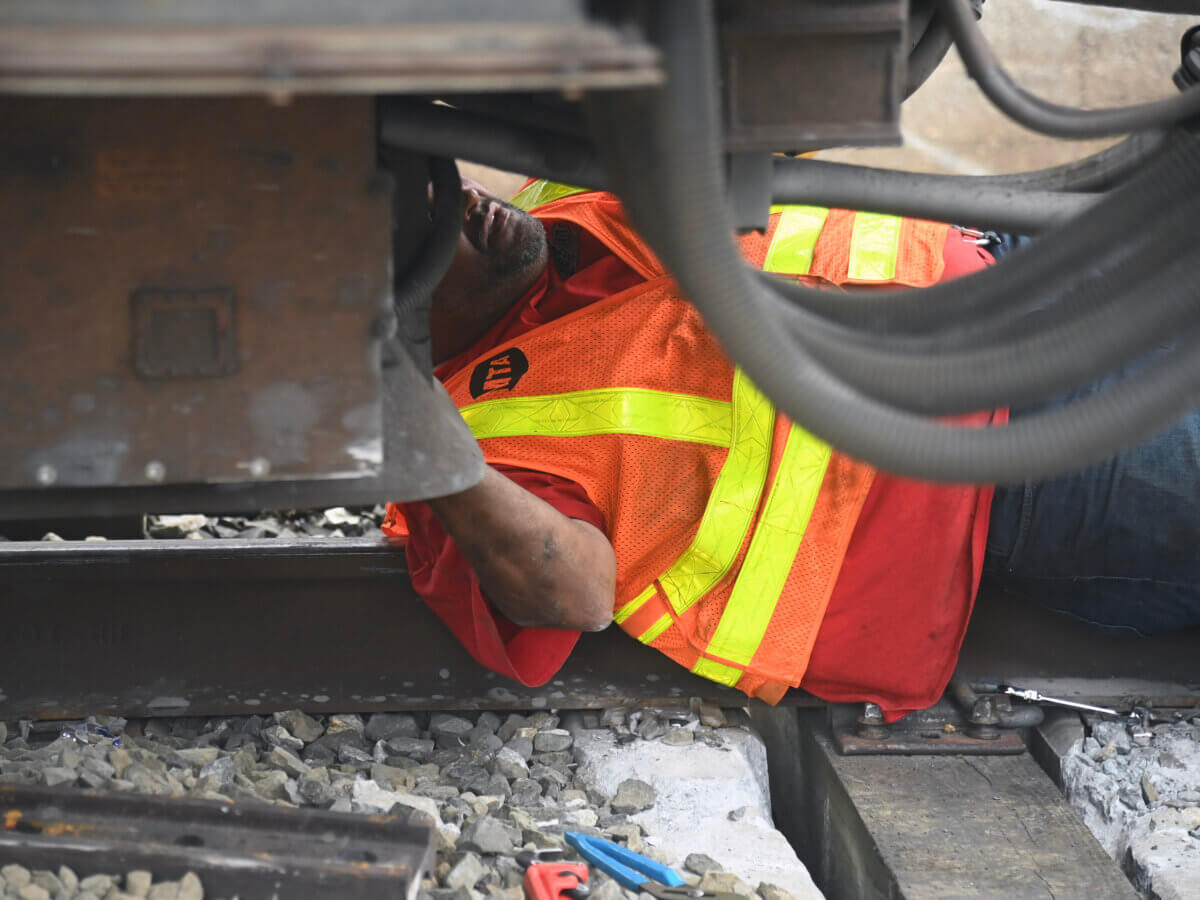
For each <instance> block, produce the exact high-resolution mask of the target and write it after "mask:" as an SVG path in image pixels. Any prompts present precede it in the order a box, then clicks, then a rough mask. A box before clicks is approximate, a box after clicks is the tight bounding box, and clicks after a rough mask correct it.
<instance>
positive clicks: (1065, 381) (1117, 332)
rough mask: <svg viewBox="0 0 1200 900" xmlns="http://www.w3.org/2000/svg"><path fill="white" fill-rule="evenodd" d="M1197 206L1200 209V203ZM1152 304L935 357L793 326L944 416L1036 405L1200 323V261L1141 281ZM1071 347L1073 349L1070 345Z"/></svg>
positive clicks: (884, 388) (855, 376)
mask: <svg viewBox="0 0 1200 900" xmlns="http://www.w3.org/2000/svg"><path fill="white" fill-rule="evenodd" d="M1195 210H1196V212H1197V213H1200V204H1198V205H1196V207H1195ZM1141 287H1142V288H1143V290H1142V291H1141V297H1142V298H1143V306H1142V308H1141V309H1140V310H1139V311H1138V313H1137V314H1134V315H1131V314H1130V309H1129V303H1128V302H1124V303H1120V302H1118V303H1109V304H1108V305H1106V306H1104V307H1101V308H1100V309H1098V310H1096V311H1094V312H1093V313H1091V314H1089V315H1085V316H1083V317H1082V318H1080V319H1078V320H1076V321H1073V322H1070V323H1068V324H1065V325H1062V326H1059V327H1057V328H1046V329H1045V330H1034V331H1033V332H1032V333H1031V334H1030V335H1029V336H1028V337H1026V338H1022V339H1019V340H1015V341H1012V342H1009V343H1007V344H1002V345H997V346H992V347H986V348H983V349H981V350H976V351H968V352H957V353H947V354H939V355H931V354H920V353H912V354H904V353H897V352H895V351H884V350H870V349H858V350H857V351H856V350H854V349H851V348H848V347H847V346H845V345H844V344H839V343H835V342H833V341H829V340H822V339H821V338H819V337H815V336H810V335H808V334H804V330H803V329H797V328H792V329H791V330H792V334H793V335H795V336H797V337H799V336H800V335H801V334H804V338H803V339H802V342H803V344H804V346H805V348H806V349H807V350H808V352H809V353H811V354H812V355H813V357H814V358H815V359H817V360H819V361H820V362H822V363H823V364H825V365H826V366H827V367H828V368H829V369H830V370H832V371H835V372H838V373H839V374H841V375H842V377H844V379H845V380H846V382H847V383H848V384H849V385H851V386H853V387H855V388H858V389H859V390H861V391H863V392H864V393H866V394H869V395H871V396H872V397H874V398H875V399H877V400H880V401H883V402H885V403H889V404H892V405H894V406H896V407H898V408H900V409H905V410H909V411H912V412H921V413H929V414H937V415H945V414H952V413H965V412H971V411H973V410H979V409H988V408H990V407H994V406H1000V405H1011V406H1016V407H1021V406H1027V405H1030V404H1033V403H1035V402H1037V401H1041V400H1046V399H1048V398H1049V397H1051V396H1053V395H1055V394H1058V393H1060V392H1062V391H1065V390H1067V389H1068V388H1071V387H1075V386H1078V385H1082V384H1085V383H1087V382H1090V381H1093V380H1094V379H1096V378H1099V377H1100V376H1102V375H1104V374H1106V373H1107V372H1109V371H1111V370H1112V369H1113V368H1114V366H1115V365H1118V364H1122V363H1127V362H1130V361H1132V360H1134V359H1136V358H1137V357H1139V356H1141V355H1142V354H1143V353H1144V352H1145V350H1146V348H1147V347H1151V346H1155V345H1157V344H1160V343H1168V342H1170V341H1171V340H1173V339H1174V338H1175V337H1176V335H1178V334H1179V333H1180V332H1181V331H1183V330H1185V329H1187V328H1189V327H1191V326H1193V325H1196V324H1197V323H1200V262H1198V261H1196V260H1192V259H1188V258H1186V257H1185V258H1183V259H1181V260H1177V261H1176V262H1175V263H1173V264H1170V265H1168V266H1167V267H1166V268H1164V269H1162V270H1161V271H1159V272H1158V273H1156V274H1155V275H1154V276H1153V277H1151V278H1150V279H1149V280H1148V281H1147V282H1146V283H1145V284H1144V285H1141ZM1064 348H1070V352H1063V349H1064Z"/></svg>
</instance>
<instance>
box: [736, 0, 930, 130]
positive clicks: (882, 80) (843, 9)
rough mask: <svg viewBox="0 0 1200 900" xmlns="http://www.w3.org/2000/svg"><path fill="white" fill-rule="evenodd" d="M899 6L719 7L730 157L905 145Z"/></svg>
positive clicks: (850, 0)
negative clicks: (749, 153) (750, 152)
mask: <svg viewBox="0 0 1200 900" xmlns="http://www.w3.org/2000/svg"><path fill="white" fill-rule="evenodd" d="M907 7H908V4H907V3H905V2H902V0H847V2H841V3H814V2H807V3H796V2H792V0H766V2H758V3H744V2H739V0H724V2H721V3H720V4H719V5H718V10H719V14H718V22H719V39H720V48H721V65H722V74H723V82H724V85H725V104H724V113H725V146H726V147H727V148H728V149H730V150H763V151H772V152H774V151H780V150H792V151H801V150H813V149H817V148H820V147H831V146H837V145H850V144H860V145H869V144H897V143H899V142H900V131H899V122H900V99H901V96H902V88H903V85H904V61H905V53H902V52H901V49H902V41H903V37H904V31H905V23H906V19H907Z"/></svg>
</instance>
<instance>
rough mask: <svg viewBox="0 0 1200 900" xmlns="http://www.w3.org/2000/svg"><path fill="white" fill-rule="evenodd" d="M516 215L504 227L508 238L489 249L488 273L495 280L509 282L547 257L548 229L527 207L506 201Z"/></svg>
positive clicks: (505, 206) (509, 208) (508, 208)
mask: <svg viewBox="0 0 1200 900" xmlns="http://www.w3.org/2000/svg"><path fill="white" fill-rule="evenodd" d="M503 206H504V208H505V209H507V210H509V211H510V212H511V213H512V214H513V217H512V219H511V220H510V221H509V223H508V227H507V228H506V229H505V231H506V232H507V233H506V234H505V235H504V237H505V240H504V242H503V243H501V244H500V246H498V247H495V248H493V249H491V251H490V252H489V253H488V274H489V275H490V276H491V280H492V281H493V282H507V281H510V280H513V279H516V278H518V277H520V276H521V275H523V274H525V273H527V272H528V271H529V269H530V268H531V267H533V266H535V265H540V264H541V263H542V262H543V261H544V260H545V258H546V254H547V253H548V249H547V246H546V230H545V229H544V228H543V227H542V223H541V222H539V221H538V220H537V219H535V218H534V217H533V216H531V215H530V214H529V213H527V212H525V211H524V210H521V209H517V207H515V206H512V205H511V204H508V203H505V204H503Z"/></svg>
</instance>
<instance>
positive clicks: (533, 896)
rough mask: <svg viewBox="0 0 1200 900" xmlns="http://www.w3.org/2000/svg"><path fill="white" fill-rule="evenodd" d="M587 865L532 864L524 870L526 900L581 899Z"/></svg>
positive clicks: (584, 894) (586, 875) (562, 863)
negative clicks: (580, 889)
mask: <svg viewBox="0 0 1200 900" xmlns="http://www.w3.org/2000/svg"><path fill="white" fill-rule="evenodd" d="M587 880H588V867H587V863H577V862H557V863H534V864H533V865H532V866H530V867H529V868H528V869H526V870H525V896H526V897H527V898H528V900H561V898H563V897H583V896H586V894H587V888H584V889H583V890H582V891H579V890H578V888H581V887H583V886H584V885H586V884H587Z"/></svg>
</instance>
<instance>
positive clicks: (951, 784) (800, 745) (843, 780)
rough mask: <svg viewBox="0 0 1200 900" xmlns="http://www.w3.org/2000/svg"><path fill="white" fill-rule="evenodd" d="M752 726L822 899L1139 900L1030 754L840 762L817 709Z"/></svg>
mask: <svg viewBox="0 0 1200 900" xmlns="http://www.w3.org/2000/svg"><path fill="white" fill-rule="evenodd" d="M752 719H753V721H754V724H755V725H756V726H757V727H758V729H759V730H760V732H761V733H762V734H763V737H764V739H765V742H766V745H767V764H768V766H769V768H770V771H771V795H772V806H773V814H774V818H775V822H776V825H777V826H778V827H779V828H780V829H781V830H782V831H783V832H784V834H785V835H787V837H788V839H789V840H790V841H791V842H792V845H793V846H795V847H796V850H797V853H798V854H799V856H800V858H801V859H802V860H803V861H804V863H805V864H806V865H807V866H808V868H809V871H810V873H811V874H812V876H813V880H814V881H815V882H816V883H817V886H818V887H820V888H821V890H822V891H824V892H825V896H826V897H828V898H830V900H876V898H878V900H883V898H887V900H899V898H904V900H934V898H943V897H968V896H969V897H995V898H1002V897H1003V898H1007V897H1022V898H1026V897H1028V898H1051V900H1091V898H1093V897H1105V898H1114V900H1116V898H1128V900H1134V898H1136V897H1137V894H1136V892H1134V890H1133V887H1132V886H1131V885H1130V884H1129V882H1128V880H1127V879H1126V878H1125V876H1124V875H1123V874H1122V872H1121V870H1120V868H1119V867H1118V866H1117V864H1116V863H1115V862H1113V860H1112V859H1110V858H1109V857H1108V855H1107V854H1106V853H1105V852H1104V849H1103V848H1102V847H1101V846H1100V844H1099V843H1098V842H1097V841H1096V839H1095V838H1094V837H1092V835H1091V833H1090V832H1088V830H1087V828H1086V827H1085V826H1084V824H1083V821H1082V820H1081V819H1080V818H1079V816H1078V815H1077V814H1076V813H1075V812H1074V810H1072V809H1071V808H1070V806H1069V805H1068V803H1067V801H1066V799H1065V798H1064V797H1063V796H1062V794H1061V793H1059V791H1058V789H1057V788H1056V787H1055V786H1054V784H1053V783H1052V782H1051V781H1050V779H1049V778H1048V777H1047V776H1046V774H1045V773H1044V772H1042V770H1041V769H1040V768H1038V765H1037V763H1036V762H1035V761H1034V760H1033V759H1032V758H1031V757H1030V756H1029V755H1028V754H1025V755H1021V756H973V757H968V756H840V755H838V753H837V751H836V749H835V748H834V745H833V741H832V738H831V736H830V734H829V732H828V730H827V725H826V723H825V717H824V715H823V714H822V713H821V712H819V711H816V710H778V709H777V710H771V709H767V708H764V707H755V708H754V709H753V711H752Z"/></svg>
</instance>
